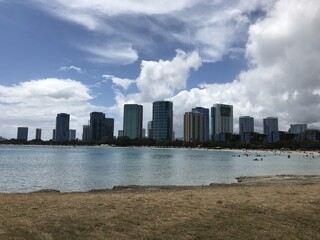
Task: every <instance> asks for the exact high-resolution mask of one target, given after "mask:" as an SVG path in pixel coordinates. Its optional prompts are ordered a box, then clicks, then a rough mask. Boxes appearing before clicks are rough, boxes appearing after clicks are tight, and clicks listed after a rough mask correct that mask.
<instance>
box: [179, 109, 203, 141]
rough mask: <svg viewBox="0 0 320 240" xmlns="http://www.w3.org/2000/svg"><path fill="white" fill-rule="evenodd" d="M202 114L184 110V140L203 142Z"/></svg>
mask: <svg viewBox="0 0 320 240" xmlns="http://www.w3.org/2000/svg"><path fill="white" fill-rule="evenodd" d="M204 125H205V121H204V115H203V113H200V112H186V113H185V114H184V128H183V133H184V135H183V136H184V141H185V142H203V141H204V131H203V130H204Z"/></svg>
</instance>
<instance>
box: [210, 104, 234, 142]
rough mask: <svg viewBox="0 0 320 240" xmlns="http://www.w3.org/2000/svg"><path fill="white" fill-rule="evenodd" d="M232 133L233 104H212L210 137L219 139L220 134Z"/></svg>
mask: <svg viewBox="0 0 320 240" xmlns="http://www.w3.org/2000/svg"><path fill="white" fill-rule="evenodd" d="M221 133H223V134H226V133H230V134H232V133H233V106H232V105H225V104H214V105H213V106H212V107H211V137H212V139H213V140H219V136H220V134H221Z"/></svg>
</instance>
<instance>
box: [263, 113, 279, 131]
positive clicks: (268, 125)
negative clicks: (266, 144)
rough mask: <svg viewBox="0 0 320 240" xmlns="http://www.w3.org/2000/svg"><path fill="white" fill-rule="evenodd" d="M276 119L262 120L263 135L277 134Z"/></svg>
mask: <svg viewBox="0 0 320 240" xmlns="http://www.w3.org/2000/svg"><path fill="white" fill-rule="evenodd" d="M278 131H279V130H278V118H277V117H267V118H264V119H263V133H264V134H267V135H269V134H271V133H272V132H278Z"/></svg>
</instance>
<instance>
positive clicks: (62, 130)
mask: <svg viewBox="0 0 320 240" xmlns="http://www.w3.org/2000/svg"><path fill="white" fill-rule="evenodd" d="M69 124H70V115H69V114H66V113H59V114H58V115H57V118H56V136H55V141H56V142H67V141H69Z"/></svg>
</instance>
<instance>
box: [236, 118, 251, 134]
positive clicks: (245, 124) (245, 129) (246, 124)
mask: <svg viewBox="0 0 320 240" xmlns="http://www.w3.org/2000/svg"><path fill="white" fill-rule="evenodd" d="M251 132H254V118H253V117H249V116H243V117H239V134H242V133H251Z"/></svg>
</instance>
